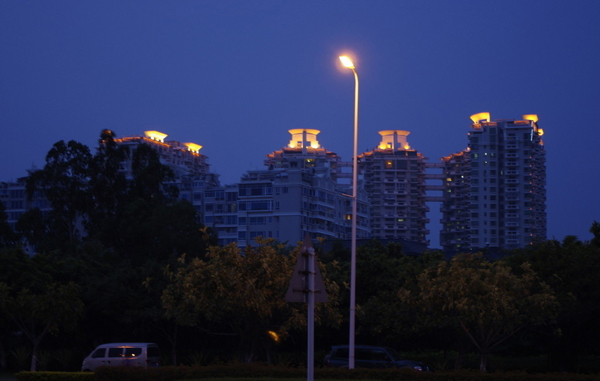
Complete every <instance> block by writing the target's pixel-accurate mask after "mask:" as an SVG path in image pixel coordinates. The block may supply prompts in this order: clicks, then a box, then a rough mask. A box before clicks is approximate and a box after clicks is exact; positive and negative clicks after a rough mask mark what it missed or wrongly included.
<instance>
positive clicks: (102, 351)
mask: <svg viewBox="0 0 600 381" xmlns="http://www.w3.org/2000/svg"><path fill="white" fill-rule="evenodd" d="M104 355H106V348H100V349H96V350H95V351H94V353H92V358H93V359H97V358H99V357H104Z"/></svg>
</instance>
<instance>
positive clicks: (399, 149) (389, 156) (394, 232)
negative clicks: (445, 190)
mask: <svg viewBox="0 0 600 381" xmlns="http://www.w3.org/2000/svg"><path fill="white" fill-rule="evenodd" d="M379 134H380V135H381V142H380V143H379V146H378V147H377V148H375V149H373V150H371V151H368V152H365V153H363V154H362V155H360V156H359V162H360V164H359V166H360V169H361V171H362V173H363V176H364V181H365V182H364V183H365V189H366V191H367V193H368V195H369V198H370V201H371V235H372V237H375V238H381V239H404V240H408V241H413V242H418V243H421V244H428V241H427V239H426V236H427V234H429V231H428V230H427V228H426V225H427V223H428V222H429V221H428V219H427V212H428V211H429V209H428V207H427V205H426V203H425V157H424V156H423V155H422V154H420V153H419V152H417V151H416V150H414V149H411V148H410V145H409V144H408V142H407V139H406V137H407V136H408V134H409V132H408V131H402V130H390V131H380V132H379Z"/></svg>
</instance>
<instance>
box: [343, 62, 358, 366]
mask: <svg viewBox="0 0 600 381" xmlns="http://www.w3.org/2000/svg"><path fill="white" fill-rule="evenodd" d="M340 61H341V62H342V65H344V67H346V68H348V69H350V70H352V72H353V73H354V151H353V157H352V243H351V246H350V252H351V257H350V343H349V351H348V368H349V369H354V333H355V326H356V322H355V315H356V220H357V218H358V217H357V206H358V74H357V73H356V67H355V66H354V63H353V62H352V60H351V59H350V57H348V56H340Z"/></svg>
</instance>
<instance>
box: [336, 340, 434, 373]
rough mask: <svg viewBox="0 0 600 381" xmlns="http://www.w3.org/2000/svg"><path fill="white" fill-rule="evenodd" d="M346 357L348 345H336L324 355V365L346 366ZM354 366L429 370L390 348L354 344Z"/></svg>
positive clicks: (420, 363)
mask: <svg viewBox="0 0 600 381" xmlns="http://www.w3.org/2000/svg"><path fill="white" fill-rule="evenodd" d="M348 358H349V350H348V345H336V346H333V347H331V353H330V354H328V355H327V356H325V365H326V366H331V367H334V368H347V367H348ZM354 366H355V367H356V368H412V369H415V370H418V371H425V372H428V371H429V367H428V366H427V365H425V364H423V363H422V362H419V361H413V360H406V359H403V358H402V357H401V356H400V355H399V354H398V352H396V351H395V350H394V349H392V348H389V347H378V346H373V345H355V346H354Z"/></svg>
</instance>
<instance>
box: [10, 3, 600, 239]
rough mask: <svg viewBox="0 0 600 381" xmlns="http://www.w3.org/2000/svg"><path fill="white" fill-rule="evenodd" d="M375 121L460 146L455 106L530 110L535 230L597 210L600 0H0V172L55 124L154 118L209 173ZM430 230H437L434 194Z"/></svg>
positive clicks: (32, 160) (22, 164) (445, 148)
mask: <svg viewBox="0 0 600 381" xmlns="http://www.w3.org/2000/svg"><path fill="white" fill-rule="evenodd" d="M344 53H345V54H349V55H351V56H352V57H353V58H354V59H355V64H356V67H357V71H358V73H359V77H360V85H361V93H360V126H359V129H360V137H359V151H360V152H362V151H364V150H368V149H372V148H374V147H375V146H376V145H377V144H378V143H379V135H378V134H377V132H378V131H380V130H390V129H403V130H409V131H411V134H410V136H409V143H410V144H411V146H412V147H413V148H415V149H417V150H419V151H420V152H422V153H423V154H424V155H425V156H427V157H428V158H429V161H431V162H439V158H440V157H442V156H446V155H448V154H451V153H454V152H457V151H460V150H462V149H464V148H465V147H466V144H467V138H466V134H467V132H468V131H469V126H470V120H469V116H470V115H472V114H475V113H478V112H483V111H488V112H490V113H491V115H492V118H493V119H519V118H521V117H522V115H524V114H538V116H539V126H540V127H541V128H543V129H544V131H545V135H544V141H545V147H546V151H547V176H548V180H547V190H548V199H547V206H548V209H547V210H548V238H556V239H559V240H562V239H563V238H564V237H565V236H566V235H577V236H578V237H579V238H580V239H582V240H589V239H590V238H591V233H589V232H588V229H589V227H590V226H591V224H592V222H593V221H594V220H597V221H600V197H599V189H600V153H599V152H600V150H599V149H598V147H599V146H600V134H599V132H598V129H599V128H600V126H598V122H597V118H596V114H597V112H598V111H599V110H600V102H599V101H600V1H596V0H589V1H588V0H561V1H557V0H502V1H491V0H490V1H486V0H473V1H460V0H452V1H448V0H431V1H428V0H414V1H404V0H389V1H388V0H380V1H376V0H375V1H337V0H335V1H328V0H318V1H312V0H302V1H281V0H280V1H252V0H238V1H223V0H219V1H186V0H178V1H166V0H165V1H151V0H150V1H135V0H128V1H122V0H119V1H107V0H102V1H87V0H73V1H71V0H57V1H23V0H2V1H0V128H1V131H2V137H3V141H4V144H3V145H2V149H1V150H0V181H11V180H15V179H17V178H19V177H22V176H24V175H26V170H27V169H29V168H31V166H32V165H36V166H37V167H38V168H41V167H42V166H43V165H44V157H45V155H46V153H47V152H48V150H49V149H50V148H51V147H52V144H54V143H55V142H57V141H59V140H66V141H68V140H77V141H80V142H82V143H84V144H86V145H88V146H89V147H90V148H91V149H94V148H95V147H96V146H97V143H96V141H97V139H98V137H99V134H100V131H101V130H102V129H106V128H109V129H112V130H113V131H115V132H116V133H117V136H130V135H139V134H142V133H143V131H145V130H149V129H153V130H158V131H161V132H164V133H166V134H168V135H169V137H168V138H167V140H177V141H180V142H193V143H197V144H200V145H202V146H203V147H204V148H203V149H202V150H201V152H202V153H203V154H205V155H207V156H208V157H209V162H210V164H211V169H212V170H213V171H214V172H216V173H219V174H221V181H222V183H226V184H230V183H235V182H237V181H239V178H240V176H241V175H242V174H243V173H244V172H245V171H246V170H249V169H261V168H263V160H264V157H265V155H266V154H268V153H270V152H272V151H274V150H277V149H280V148H281V147H283V146H285V145H286V144H287V143H288V142H289V140H290V134H289V133H288V132H287V131H288V130H289V129H294V128H314V129H318V130H320V131H321V133H320V134H319V136H318V140H319V142H320V143H321V145H322V146H323V147H325V148H327V149H329V150H331V151H334V152H337V153H338V154H339V155H341V156H342V158H343V159H344V160H347V161H350V160H351V152H352V127H353V106H354V104H353V99H354V78H353V76H352V73H351V71H349V70H347V69H342V68H341V67H340V64H339V61H338V58H337V57H338V56H339V55H340V54H344ZM430 206H431V209H432V212H431V213H430V216H429V217H430V218H431V220H432V222H433V223H432V224H431V226H430V228H431V230H432V235H431V236H430V237H429V238H430V239H431V241H432V246H433V247H435V246H436V245H437V244H438V237H437V235H438V234H437V229H439V223H437V221H436V220H438V219H439V211H438V210H439V205H438V204H431V205H430Z"/></svg>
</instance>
